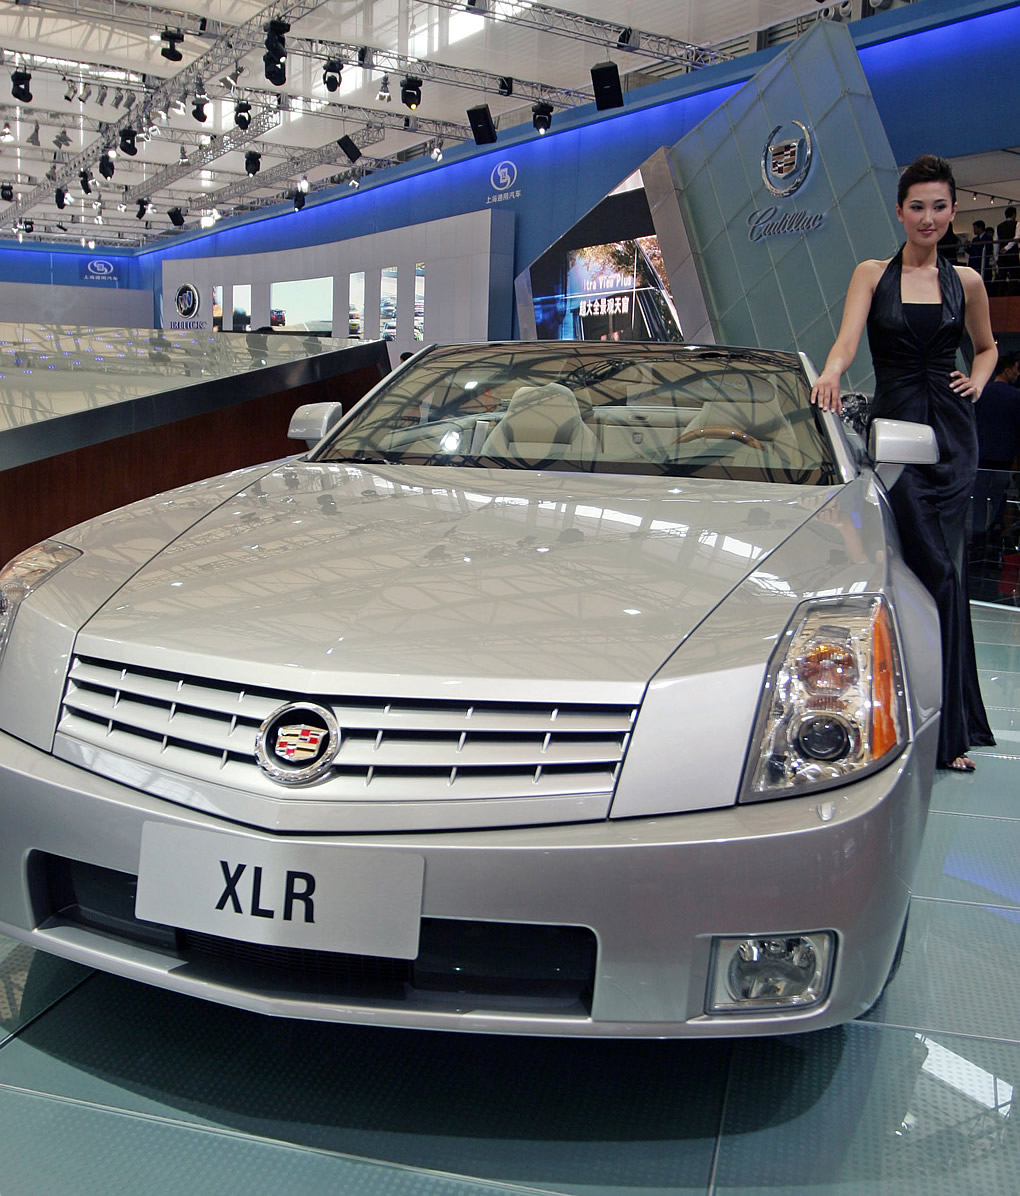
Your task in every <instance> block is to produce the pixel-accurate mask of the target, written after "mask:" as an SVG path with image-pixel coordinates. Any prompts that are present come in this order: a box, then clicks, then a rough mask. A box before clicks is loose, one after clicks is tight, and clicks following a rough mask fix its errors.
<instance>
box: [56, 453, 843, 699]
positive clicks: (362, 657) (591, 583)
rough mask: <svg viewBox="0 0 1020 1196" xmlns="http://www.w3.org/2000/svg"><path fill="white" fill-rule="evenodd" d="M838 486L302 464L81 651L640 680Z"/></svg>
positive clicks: (230, 515)
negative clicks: (832, 488)
mask: <svg viewBox="0 0 1020 1196" xmlns="http://www.w3.org/2000/svg"><path fill="white" fill-rule="evenodd" d="M832 493H833V491H832V490H831V489H821V488H806V487H796V486H781V485H763V484H756V483H743V482H731V481H715V480H707V479H689V478H683V479H678V478H659V477H655V478H634V477H622V476H615V475H605V474H601V475H573V474H572V475H564V474H536V473H525V472H516V471H508V470H479V469H455V468H428V467H421V468H414V467H407V466H385V465H378V466H363V465H349V464H324V463H309V462H305V461H296V462H289V463H287V464H285V465H283V466H280V467H278V468H276V469H274V470H273V471H272V472H270V473H269V474H267V475H265V476H263V477H262V478H260V479H258V480H256V481H254V482H253V483H251V484H249V485H247V487H246V488H245V489H243V490H242V491H240V492H239V493H238V494H236V495H235V496H234V497H233V498H231V499H230V500H228V501H226V502H224V503H223V504H222V505H221V506H220V507H218V508H217V509H216V510H214V511H212V512H210V513H208V514H206V515H205V516H204V517H203V518H201V519H200V520H198V521H197V522H196V523H195V524H194V525H193V526H191V528H190V529H189V530H188V531H186V532H184V533H183V534H182V535H180V536H179V537H178V538H177V539H175V540H174V541H173V542H172V543H170V544H169V545H168V546H167V547H166V548H165V549H164V550H163V551H162V552H161V553H159V554H158V555H157V556H156V557H155V558H154V559H152V560H151V561H150V562H149V563H148V564H147V565H145V566H144V567H143V568H141V569H140V570H139V571H138V572H137V573H136V574H135V575H134V576H133V577H131V579H130V580H129V581H127V582H126V584H125V585H124V586H123V587H122V588H121V589H120V590H118V592H117V593H116V594H115V595H114V596H113V597H112V598H111V599H110V600H109V601H108V602H107V603H106V604H105V606H104V607H103V608H102V609H101V610H100V611H99V612H98V613H97V614H96V615H95V616H94V617H93V618H92V619H91V620H90V622H89V623H88V624H87V626H86V627H85V628H84V630H83V632H82V634H81V635H80V637H79V645H78V651H79V652H81V653H83V654H91V653H95V654H97V655H102V656H103V657H105V658H108V659H110V658H112V659H118V658H119V659H123V660H124V661H126V662H130V663H132V664H138V665H142V666H148V667H155V668H166V667H172V668H182V669H185V670H186V671H187V672H189V673H192V674H196V673H197V674H199V675H209V676H216V677H222V678H223V679H224V680H228V679H229V680H236V681H242V682H248V683H255V682H256V681H257V683H258V684H260V685H270V686H282V687H285V688H290V689H294V688H295V687H298V686H299V687H300V689H301V690H304V691H306V692H314V691H316V690H317V689H322V690H330V691H335V687H336V685H337V683H338V680H339V679H340V678H342V679H343V683H345V684H348V685H358V686H361V687H364V688H366V689H370V690H374V691H376V692H379V691H385V692H388V693H391V694H394V695H397V694H399V693H406V694H414V693H425V692H432V693H433V694H436V693H437V691H436V689H435V684H436V682H437V680H438V681H439V683H440V684H446V685H451V686H456V685H457V684H458V683H462V682H465V681H468V680H470V679H481V678H485V679H486V680H488V681H494V680H495V681H499V680H503V681H505V682H506V683H507V686H508V688H507V689H506V690H505V697H506V698H507V699H508V700H520V699H521V698H522V697H527V696H528V695H529V693H530V687H531V686H535V685H539V686H541V684H542V682H543V681H556V682H557V683H558V684H559V685H561V686H562V685H567V686H569V687H570V688H572V689H576V692H577V695H583V693H584V687H585V686H586V685H588V684H590V683H592V682H598V683H600V684H601V686H602V687H603V688H602V689H601V692H600V696H602V697H608V694H607V693H606V691H605V688H604V687H605V686H606V685H607V684H608V685H609V686H610V688H613V687H615V686H619V688H620V694H619V696H620V697H621V698H625V699H626V700H630V698H631V697H633V695H634V694H635V693H637V692H639V690H638V689H637V688H636V687H640V686H643V685H644V684H645V683H647V681H648V679H649V678H650V677H651V676H652V674H653V673H654V672H655V671H656V670H657V669H658V668H659V666H660V665H661V664H662V663H663V661H664V660H665V659H667V658H668V657H669V656H670V654H671V653H672V652H673V651H674V650H675V648H676V647H677V645H678V644H680V643H681V642H682V641H683V640H684V639H685V638H686V637H687V636H688V635H689V634H690V633H691V631H692V630H693V629H694V628H695V627H696V626H697V625H698V623H700V622H701V620H702V619H704V618H705V617H706V616H707V615H708V614H709V613H710V612H711V611H712V610H713V609H714V608H715V607H716V606H717V605H718V604H719V602H721V601H722V599H723V598H724V597H725V596H726V595H727V594H728V593H729V592H730V591H731V590H732V589H733V587H734V586H736V585H738V584H739V582H740V581H741V580H742V579H743V578H744V577H745V576H746V575H747V574H748V573H749V572H750V571H751V570H752V569H754V568H757V567H759V566H760V564H761V562H762V560H763V559H764V557H765V556H766V555H767V554H768V553H770V552H771V551H772V550H773V549H774V548H776V547H777V545H779V544H780V543H781V542H782V541H784V540H785V539H786V538H787V537H788V536H790V535H791V534H792V533H793V532H794V531H795V530H796V529H797V528H798V527H799V526H800V525H801V524H802V523H803V522H804V521H805V520H806V519H807V518H809V517H810V516H811V515H812V514H813V513H814V511H816V510H817V509H818V508H819V507H820V506H822V505H823V504H824V503H825V502H826V501H827V499H828V498H829V497H831V495H832ZM297 672H300V674H301V677H300V681H298V679H297V676H296V673H297ZM426 682H427V684H426ZM443 692H444V691H442V690H439V691H438V693H439V694H442V693H443ZM449 696H451V697H452V696H455V693H454V692H449ZM577 700H582V701H583V700H584V698H583V696H578V698H577Z"/></svg>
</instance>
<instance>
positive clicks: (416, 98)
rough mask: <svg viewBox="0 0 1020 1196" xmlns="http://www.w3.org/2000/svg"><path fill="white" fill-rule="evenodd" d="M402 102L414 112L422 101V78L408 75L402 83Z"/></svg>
mask: <svg viewBox="0 0 1020 1196" xmlns="http://www.w3.org/2000/svg"><path fill="white" fill-rule="evenodd" d="M400 102H401V103H402V104H403V105H405V107H407V108H410V109H411V111H412V112H414V111H415V109H416V108H417V107H418V105H419V104H420V103H421V80H420V79H416V78H415V77H414V76H413V75H408V76H407V78H406V79H404V80H403V81H402V82H401V84H400Z"/></svg>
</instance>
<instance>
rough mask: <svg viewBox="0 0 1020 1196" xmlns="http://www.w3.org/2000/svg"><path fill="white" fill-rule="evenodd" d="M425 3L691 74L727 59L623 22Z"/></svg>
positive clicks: (542, 8)
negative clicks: (682, 67)
mask: <svg viewBox="0 0 1020 1196" xmlns="http://www.w3.org/2000/svg"><path fill="white" fill-rule="evenodd" d="M424 3H426V4H429V5H431V6H432V7H433V8H445V9H449V10H450V11H451V12H457V13H461V14H463V13H464V12H470V13H474V14H475V15H477V16H479V17H483V18H487V19H488V20H492V21H506V22H508V23H510V24H513V25H523V26H524V27H526V28H528V29H538V30H541V31H542V32H545V33H557V34H561V35H562V36H564V37H571V38H573V39H574V40H575V41H582V42H589V43H591V44H593V45H596V46H607V47H609V48H610V49H613V48H616V49H619V50H620V51H621V52H627V53H630V54H638V55H640V56H641V57H642V58H654V59H655V60H656V61H658V62H666V61H671V62H679V63H683V64H684V65H685V66H687V67H688V68H689V69H691V70H695V69H697V68H698V67H703V66H709V65H711V64H712V63H713V62H720V61H722V59H723V57H724V55H722V54H719V53H718V52H717V51H715V50H713V49H712V48H711V46H699V45H696V44H695V43H693V42H685V41H681V40H679V39H678V38H675V37H666V36H665V35H664V34H661V33H651V32H648V31H647V30H644V29H634V28H633V27H629V26H626V25H625V24H624V22H623V21H619V22H614V21H600V20H597V19H596V18H595V17H586V16H582V15H581V14H580V13H575V12H567V11H566V10H564V9H562V8H552V7H551V6H549V5H547V4H529V5H527V6H523V5H521V3H520V0H475V2H474V3H465V0H424ZM625 32H626V34H628V35H629V41H627V42H626V43H621V36H622V35H623V34H624V33H625Z"/></svg>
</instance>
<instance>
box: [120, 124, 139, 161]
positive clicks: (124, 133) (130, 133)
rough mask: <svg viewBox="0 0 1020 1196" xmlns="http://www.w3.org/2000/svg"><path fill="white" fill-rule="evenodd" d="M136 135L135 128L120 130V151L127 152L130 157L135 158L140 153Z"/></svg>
mask: <svg viewBox="0 0 1020 1196" xmlns="http://www.w3.org/2000/svg"><path fill="white" fill-rule="evenodd" d="M135 136H136V134H135V131H134V129H121V131H120V152H121V153H122V154H127V156H128V157H129V158H133V157H134V156H135V154H137V153H138V146H137V145H135Z"/></svg>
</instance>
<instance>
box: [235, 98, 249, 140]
mask: <svg viewBox="0 0 1020 1196" xmlns="http://www.w3.org/2000/svg"><path fill="white" fill-rule="evenodd" d="M234 124H235V125H237V127H238V128H239V129H240V130H241V132H242V133H246V132H247V131H248V129H249V128H250V127H251V104H249V103H248V101H247V100H238V101H237V103H236V104H235V105H234Z"/></svg>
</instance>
